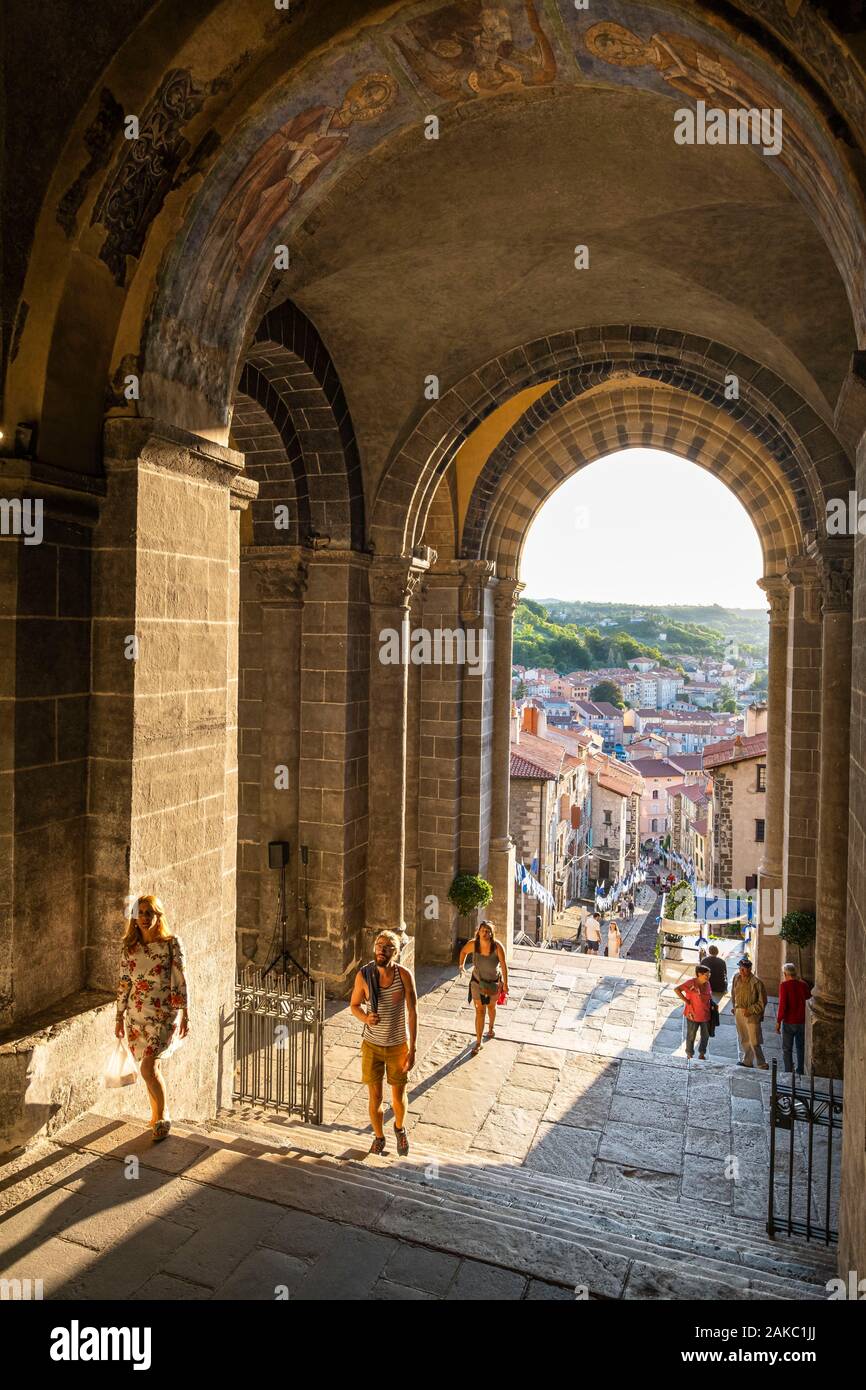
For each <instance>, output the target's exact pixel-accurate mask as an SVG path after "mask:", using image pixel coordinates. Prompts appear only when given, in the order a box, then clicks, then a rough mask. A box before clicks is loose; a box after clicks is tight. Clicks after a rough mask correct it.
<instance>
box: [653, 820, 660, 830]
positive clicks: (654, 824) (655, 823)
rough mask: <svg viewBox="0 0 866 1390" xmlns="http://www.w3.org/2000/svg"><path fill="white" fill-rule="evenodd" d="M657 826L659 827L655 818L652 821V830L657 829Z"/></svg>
mask: <svg viewBox="0 0 866 1390" xmlns="http://www.w3.org/2000/svg"><path fill="white" fill-rule="evenodd" d="M658 828H659V823H658V821H657V820H654V821H653V830H658Z"/></svg>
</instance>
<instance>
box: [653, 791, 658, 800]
mask: <svg viewBox="0 0 866 1390" xmlns="http://www.w3.org/2000/svg"><path fill="white" fill-rule="evenodd" d="M658 799H659V794H658V791H654V792H653V801H658Z"/></svg>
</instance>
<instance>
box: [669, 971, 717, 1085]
mask: <svg viewBox="0 0 866 1390" xmlns="http://www.w3.org/2000/svg"><path fill="white" fill-rule="evenodd" d="M674 993H675V994H678V995H679V996H680V999H682V1000H683V1002H684V1004H685V1006H686V1007H685V1008H684V1009H683V1013H684V1014H685V1019H686V1056H687V1057H688V1059H689V1061H691V1059H692V1057H693V1055H694V1051H695V1035H696V1033H697V1031H698V1029H700V1033H701V1041H700V1043H699V1045H698V1061H699V1062H702V1061H703V1060H704V1058H705V1057H706V1055H707V1043H708V1041H709V1036H710V1030H709V1023H710V1010H711V1008H712V1003H713V992H712V990H711V989H710V972H709V970H708V969H707V967H706V966H705V965H699V966H698V967H697V969H696V971H695V973H694V977H693V978H692V979H691V980H684V981H683V983H682V984H681V985H677V987H676V989H675V990H674Z"/></svg>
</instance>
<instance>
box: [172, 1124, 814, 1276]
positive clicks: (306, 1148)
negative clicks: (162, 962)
mask: <svg viewBox="0 0 866 1390" xmlns="http://www.w3.org/2000/svg"><path fill="white" fill-rule="evenodd" d="M172 1132H173V1134H175V1135H177V1136H179V1137H188V1138H191V1139H195V1140H198V1141H199V1142H201V1141H202V1140H205V1141H206V1142H207V1143H208V1145H209V1147H211V1148H214V1147H216V1148H220V1147H222V1148H225V1149H228V1150H230V1151H235V1152H237V1153H239V1154H242V1155H243V1156H244V1158H245V1159H254V1160H256V1161H258V1162H260V1163H262V1164H263V1165H277V1166H279V1168H280V1169H281V1170H283V1171H282V1173H281V1174H280V1178H279V1180H277V1178H276V1174H274V1175H273V1176H274V1181H275V1182H277V1181H278V1186H279V1192H280V1196H279V1200H280V1201H281V1202H283V1203H284V1204H286V1205H290V1206H297V1207H298V1208H299V1209H302V1210H309V1209H313V1210H315V1211H316V1212H317V1213H318V1214H320V1215H324V1216H329V1215H330V1216H331V1218H332V1219H336V1220H348V1221H349V1222H350V1223H351V1224H354V1225H358V1226H361V1227H364V1228H366V1229H369V1230H375V1231H378V1232H380V1233H385V1234H388V1235H390V1236H392V1237H397V1238H399V1239H401V1240H403V1241H406V1242H408V1243H409V1244H412V1245H418V1246H423V1247H427V1248H429V1249H434V1250H439V1251H444V1252H448V1253H451V1254H454V1255H458V1256H463V1257H468V1258H475V1259H481V1260H484V1261H487V1262H488V1263H490V1264H494V1265H498V1266H501V1267H503V1268H506V1269H511V1270H515V1271H518V1272H520V1273H522V1274H525V1275H527V1276H530V1277H533V1278H537V1279H542V1280H546V1281H548V1282H551V1283H556V1284H559V1285H562V1286H564V1287H566V1288H569V1289H571V1290H576V1291H578V1292H577V1293H576V1295H575V1296H580V1293H581V1291H584V1290H585V1291H586V1292H585V1294H584V1296H589V1297H595V1298H599V1297H600V1298H614V1299H618V1298H624V1299H642V1300H643V1299H675V1300H681V1299H699V1300H716V1299H745V1298H749V1299H762V1300H767V1299H784V1300H792V1301H796V1300H815V1301H818V1300H824V1299H826V1297H827V1294H826V1287H825V1286H826V1282H827V1280H828V1279H830V1278H831V1277H833V1276H834V1275H835V1272H836V1270H835V1250H834V1249H832V1248H830V1249H825V1248H824V1247H823V1246H818V1245H815V1244H807V1243H806V1242H804V1241H798V1240H787V1239H785V1240H778V1241H771V1240H770V1239H769V1238H768V1237H767V1236H766V1235H765V1234H764V1232H763V1230H762V1228H761V1226H760V1224H759V1223H758V1222H753V1221H749V1220H745V1219H742V1218H735V1217H732V1216H728V1215H727V1214H726V1213H725V1211H724V1209H723V1208H722V1207H720V1206H708V1207H704V1208H701V1206H700V1204H699V1203H698V1202H692V1201H688V1202H686V1201H673V1200H667V1199H662V1198H659V1197H656V1196H653V1195H650V1194H648V1193H644V1192H641V1191H639V1190H636V1191H634V1190H627V1189H617V1190H613V1189H610V1188H606V1187H603V1186H601V1185H598V1184H593V1183H588V1182H578V1181H573V1180H571V1179H568V1180H566V1179H561V1178H556V1177H553V1176H547V1175H542V1174H539V1173H535V1172H533V1171H530V1170H529V1169H527V1168H524V1167H521V1166H519V1165H518V1164H517V1163H515V1162H509V1161H508V1160H507V1159H506V1160H503V1162H502V1163H501V1164H497V1165H496V1166H495V1167H492V1166H491V1165H490V1163H489V1161H487V1162H485V1161H481V1160H479V1159H475V1158H473V1157H471V1156H468V1155H466V1154H465V1153H456V1152H455V1153H448V1152H446V1151H443V1150H439V1151H437V1152H429V1151H428V1152H423V1151H421V1150H419V1149H418V1148H417V1146H415V1145H413V1147H412V1152H411V1153H410V1155H409V1157H408V1158H406V1159H402V1160H401V1159H398V1158H397V1157H396V1156H388V1155H386V1156H383V1157H381V1158H376V1157H372V1156H370V1155H366V1154H364V1152H363V1151H362V1150H359V1149H358V1147H357V1144H358V1135H357V1133H355V1132H351V1131H344V1132H340V1131H335V1130H325V1129H312V1128H307V1127H303V1126H301V1125H297V1124H292V1123H286V1122H279V1121H277V1122H274V1121H270V1122H268V1121H267V1120H266V1119H260V1120H256V1119H250V1118H244V1117H243V1116H240V1115H238V1114H235V1113H227V1112H223V1113H222V1114H221V1115H220V1116H219V1118H218V1120H217V1121H216V1122H215V1123H214V1124H213V1125H212V1126H209V1127H208V1128H206V1129H203V1128H202V1127H199V1126H191V1125H184V1124H177V1123H176V1124H175V1125H174V1128H173V1131H172ZM293 1175H294V1182H293ZM190 1176H192V1177H194V1176H195V1172H194V1171H193V1172H191V1174H190ZM268 1182H269V1179H268V1175H267V1173H266V1172H264V1171H263V1172H262V1174H261V1176H260V1177H259V1179H258V1182H257V1184H256V1186H257V1190H258V1192H259V1194H260V1195H264V1194H265V1193H266V1192H267V1188H268ZM347 1213H348V1214H347ZM367 1213H369V1219H367Z"/></svg>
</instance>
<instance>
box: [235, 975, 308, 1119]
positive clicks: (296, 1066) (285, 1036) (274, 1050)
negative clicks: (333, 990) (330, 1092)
mask: <svg viewBox="0 0 866 1390" xmlns="http://www.w3.org/2000/svg"><path fill="white" fill-rule="evenodd" d="M324 1014H325V986H324V982H323V981H321V980H315V981H314V980H312V979H310V977H309V976H308V975H307V974H306V972H305V971H302V970H298V971H297V972H291V973H290V974H288V975H287V974H280V975H273V974H270V973H269V974H268V976H267V977H266V976H264V975H262V973H261V972H260V971H259V970H258V969H256V968H255V967H252V966H247V967H246V968H245V969H244V970H242V971H238V975H237V980H236V987H235V1040H236V1041H235V1087H234V1090H233V1099H235V1100H243V1101H248V1102H250V1103H252V1104H255V1105H261V1106H266V1107H274V1108H275V1109H277V1110H281V1111H287V1112H288V1113H290V1114H297V1115H300V1116H301V1117H302V1118H303V1119H304V1121H305V1122H306V1123H310V1124H321V1123H322V1113H323V1105H324V1074H323V1061H324ZM278 1028H279V1029H280V1030H281V1031H280V1032H279V1033H278V1032H277V1029H278Z"/></svg>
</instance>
